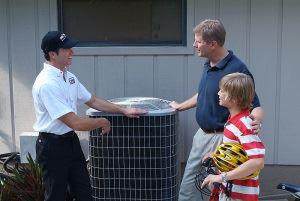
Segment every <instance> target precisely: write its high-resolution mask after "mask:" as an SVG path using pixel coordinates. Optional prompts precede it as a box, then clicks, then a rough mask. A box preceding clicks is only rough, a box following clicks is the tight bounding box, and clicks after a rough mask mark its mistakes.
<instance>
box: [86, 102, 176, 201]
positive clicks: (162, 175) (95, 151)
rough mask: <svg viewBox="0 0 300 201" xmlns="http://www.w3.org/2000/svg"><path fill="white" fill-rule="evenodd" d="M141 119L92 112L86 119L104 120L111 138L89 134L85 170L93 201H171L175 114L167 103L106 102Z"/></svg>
mask: <svg viewBox="0 0 300 201" xmlns="http://www.w3.org/2000/svg"><path fill="white" fill-rule="evenodd" d="M110 101H111V102H113V103H116V104H118V105H121V106H123V107H133V108H136V107H138V108H143V109H145V110H147V111H148V113H147V114H145V115H143V116H140V117H139V118H128V117H126V116H123V115H121V114H110V113H105V112H101V111H97V110H93V109H89V110H88V111H87V115H88V116H89V117H91V118H100V117H105V118H107V119H108V120H109V121H110V122H111V132H110V133H109V134H106V135H101V134H100V133H101V130H100V129H96V130H93V131H91V132H90V142H89V151H90V156H89V157H90V167H91V182H92V188H93V197H94V200H105V201H110V200H119V201H135V200H136V201H142V200H145V201H146V200H147V201H177V198H178V160H177V121H178V117H177V112H176V110H174V109H173V108H171V107H170V106H169V101H166V100H162V99H158V98H147V97H136V98H118V99H113V100H110Z"/></svg>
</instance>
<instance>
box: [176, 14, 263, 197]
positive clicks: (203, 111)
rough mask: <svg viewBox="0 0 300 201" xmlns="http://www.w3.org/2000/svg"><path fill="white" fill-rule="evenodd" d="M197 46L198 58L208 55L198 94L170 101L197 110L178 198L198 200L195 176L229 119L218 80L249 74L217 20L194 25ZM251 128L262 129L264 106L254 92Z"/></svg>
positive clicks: (180, 109) (179, 107)
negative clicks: (192, 137)
mask: <svg viewBox="0 0 300 201" xmlns="http://www.w3.org/2000/svg"><path fill="white" fill-rule="evenodd" d="M193 31H194V35H195V41H194V44H193V46H194V48H195V49H196V51H197V54H198V56H199V57H204V58H207V62H206V63H205V64H204V69H203V74H202V78H201V80H200V83H199V88H198V93H196V94H195V95H194V96H193V97H191V98H189V99H188V100H186V101H184V102H182V103H177V102H176V101H173V102H171V103H170V105H171V107H173V108H175V109H177V110H178V111H184V110H188V109H190V108H193V107H197V109H196V120H197V123H198V124H199V127H200V128H199V130H198V131H197V133H196V134H195V136H194V139H193V144H192V149H191V152H190V155H189V158H188V160H187V164H186V168H185V171H184V176H183V178H182V182H181V186H180V191H179V199H178V200H179V201H199V200H201V194H200V192H199V191H198V190H197V189H196V187H195V186H194V179H195V176H196V174H197V171H198V170H199V168H200V164H201V162H202V158H203V156H204V154H205V153H209V152H212V151H214V150H215V149H216V147H217V146H218V145H219V144H220V143H222V138H223V130H224V124H225V122H226V121H227V119H228V116H229V112H228V109H227V108H225V107H222V106H220V105H219V97H218V95H217V93H218V91H219V81H220V80H221V78H222V77H223V76H224V75H227V74H230V73H234V72H240V73H245V74H247V75H250V76H251V77H252V78H253V76H252V74H251V73H250V72H249V70H248V69H247V66H246V65H245V64H244V63H243V62H242V61H241V60H239V59H238V58H237V57H236V56H235V55H234V54H233V52H232V51H230V50H227V49H226V48H225V47H223V45H224V43H225V36H226V31H225V28H224V26H223V25H222V23H221V22H220V21H218V20H204V21H203V22H201V23H200V24H199V25H197V26H196V27H195V28H194V30H193ZM252 104H253V110H252V111H251V118H253V120H254V121H253V124H252V129H253V130H254V132H255V133H258V132H259V131H260V127H261V120H262V118H263V109H262V108H261V107H260V102H259V99H258V97H257V95H255V98H254V101H253V103H252Z"/></svg>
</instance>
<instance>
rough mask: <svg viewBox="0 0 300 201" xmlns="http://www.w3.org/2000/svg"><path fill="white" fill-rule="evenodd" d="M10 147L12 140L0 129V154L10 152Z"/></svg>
mask: <svg viewBox="0 0 300 201" xmlns="http://www.w3.org/2000/svg"><path fill="white" fill-rule="evenodd" d="M11 145H12V139H11V137H10V135H8V133H5V132H4V131H3V130H1V129H0V154H1V153H5V152H10V151H12V150H11Z"/></svg>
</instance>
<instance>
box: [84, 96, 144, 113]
mask: <svg viewBox="0 0 300 201" xmlns="http://www.w3.org/2000/svg"><path fill="white" fill-rule="evenodd" d="M85 104H86V105H87V106H89V107H91V108H94V109H96V110H100V111H103V112H111V113H121V114H124V115H126V116H127V117H139V116H140V115H142V114H145V113H146V111H145V110H142V109H139V108H123V107H121V106H119V105H116V104H113V103H111V102H109V101H106V100H103V99H100V98H97V97H95V96H93V97H92V98H91V99H90V100H89V101H88V102H86V103H85Z"/></svg>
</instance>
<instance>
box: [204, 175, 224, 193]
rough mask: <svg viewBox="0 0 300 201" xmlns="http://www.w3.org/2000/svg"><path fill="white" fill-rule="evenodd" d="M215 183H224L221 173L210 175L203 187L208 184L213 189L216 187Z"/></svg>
mask: <svg viewBox="0 0 300 201" xmlns="http://www.w3.org/2000/svg"><path fill="white" fill-rule="evenodd" d="M214 183H222V177H221V175H220V174H219V175H212V174H210V175H208V176H207V177H206V178H205V179H204V181H203V182H202V185H201V188H204V187H205V186H206V185H207V187H208V188H209V189H210V190H212V189H213V187H214Z"/></svg>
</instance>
